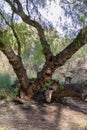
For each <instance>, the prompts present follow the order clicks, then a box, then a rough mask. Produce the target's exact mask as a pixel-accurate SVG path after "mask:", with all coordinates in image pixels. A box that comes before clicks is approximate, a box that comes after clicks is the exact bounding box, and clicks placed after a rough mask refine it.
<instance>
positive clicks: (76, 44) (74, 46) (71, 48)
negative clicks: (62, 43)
mask: <svg viewBox="0 0 87 130" xmlns="http://www.w3.org/2000/svg"><path fill="white" fill-rule="evenodd" d="M85 44H87V27H85V28H83V29H82V30H80V32H79V33H78V35H77V37H76V38H75V39H74V40H73V42H72V43H71V44H70V45H68V46H67V47H66V48H65V49H64V50H63V51H61V52H60V53H59V54H57V55H56V56H55V57H54V67H55V68H57V67H59V66H62V65H64V63H65V62H66V61H67V60H68V59H70V58H71V57H72V55H73V54H75V53H76V52H77V51H78V50H79V49H80V48H81V47H82V46H84V45H85Z"/></svg>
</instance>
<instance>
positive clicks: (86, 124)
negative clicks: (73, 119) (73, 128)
mask: <svg viewBox="0 0 87 130" xmlns="http://www.w3.org/2000/svg"><path fill="white" fill-rule="evenodd" d="M76 124H77V125H78V126H79V127H80V128H87V122H85V121H83V120H82V121H78V122H77V123H76Z"/></svg>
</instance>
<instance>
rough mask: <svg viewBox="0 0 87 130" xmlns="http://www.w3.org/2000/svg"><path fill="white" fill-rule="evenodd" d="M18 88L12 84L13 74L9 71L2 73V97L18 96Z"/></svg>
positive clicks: (0, 84)
mask: <svg viewBox="0 0 87 130" xmlns="http://www.w3.org/2000/svg"><path fill="white" fill-rule="evenodd" d="M17 92H18V91H17V90H15V89H14V88H12V86H11V76H10V74H8V73H5V72H4V73H0V99H11V98H16V95H17Z"/></svg>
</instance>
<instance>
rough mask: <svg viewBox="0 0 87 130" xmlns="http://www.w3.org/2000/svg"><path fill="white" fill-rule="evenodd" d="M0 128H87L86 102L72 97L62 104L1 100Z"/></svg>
mask: <svg viewBox="0 0 87 130" xmlns="http://www.w3.org/2000/svg"><path fill="white" fill-rule="evenodd" d="M0 130H87V102H83V101H80V100H78V99H72V98H66V99H64V103H63V104H60V103H51V104H46V103H44V104H41V103H39V104H38V103H36V102H31V103H29V102H25V103H24V104H19V103H17V102H14V101H13V100H2V101H0Z"/></svg>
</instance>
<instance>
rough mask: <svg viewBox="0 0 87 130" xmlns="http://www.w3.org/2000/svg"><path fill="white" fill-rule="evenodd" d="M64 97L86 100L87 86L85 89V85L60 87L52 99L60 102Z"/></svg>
mask: <svg viewBox="0 0 87 130" xmlns="http://www.w3.org/2000/svg"><path fill="white" fill-rule="evenodd" d="M62 97H79V98H80V99H82V100H85V99H87V86H86V87H85V86H84V84H63V85H62V87H61V86H58V89H57V91H56V92H55V93H53V95H52V98H53V99H54V100H57V101H58V100H60V99H61V98H62Z"/></svg>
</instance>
